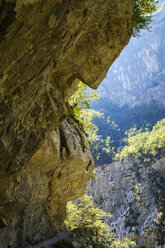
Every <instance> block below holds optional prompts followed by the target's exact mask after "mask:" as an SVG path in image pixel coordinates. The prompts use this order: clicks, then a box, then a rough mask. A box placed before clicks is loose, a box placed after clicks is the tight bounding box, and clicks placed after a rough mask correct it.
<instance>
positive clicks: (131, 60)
mask: <svg viewBox="0 0 165 248" xmlns="http://www.w3.org/2000/svg"><path fill="white" fill-rule="evenodd" d="M151 25H152V28H151V32H149V31H146V30H145V31H143V33H142V37H140V38H138V39H137V38H131V40H130V42H129V44H128V46H127V47H126V48H125V49H124V51H123V52H122V53H121V56H120V57H119V58H118V59H117V60H116V61H115V63H114V64H113V65H112V67H111V68H110V70H109V72H108V74H107V77H106V79H105V80H104V81H103V82H102V84H101V86H100V87H99V89H98V93H99V94H100V95H101V97H103V98H104V99H105V98H107V99H108V100H111V101H112V103H115V104H117V105H118V106H123V105H128V106H129V107H130V108H132V107H134V106H138V105H142V104H150V103H152V102H155V103H157V104H159V105H160V106H163V107H165V97H164V92H165V83H164V82H165V70H164V68H165V40H164V32H165V8H163V9H162V11H161V12H160V13H158V14H157V15H155V16H154V17H153V22H152V24H151ZM100 100H101V99H100Z"/></svg>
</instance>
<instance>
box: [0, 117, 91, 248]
mask: <svg viewBox="0 0 165 248" xmlns="http://www.w3.org/2000/svg"><path fill="white" fill-rule="evenodd" d="M92 171H93V159H92V155H91V152H90V148H89V144H88V141H87V137H86V136H85V134H84V133H83V132H82V131H81V129H80V128H79V127H78V125H77V124H76V123H73V122H72V121H71V120H69V121H68V120H65V121H63V123H62V124H61V126H60V127H59V128H58V129H56V130H54V131H52V132H51V133H50V135H49V136H48V137H47V138H46V140H45V141H44V143H43V144H42V146H41V147H40V149H39V150H38V151H37V152H36V153H35V154H34V155H33V156H32V158H31V159H30V161H29V162H28V163H27V165H26V167H23V168H22V169H21V170H20V171H19V172H17V173H15V174H13V175H11V176H10V175H9V176H8V177H6V178H3V179H1V181H0V184H1V188H0V193H1V202H0V216H1V217H0V247H7V245H10V246H11V247H23V246H24V244H25V241H26V242H27V243H28V242H32V243H34V242H39V241H40V240H42V239H44V238H48V237H52V236H53V235H54V234H55V228H54V227H53V226H55V227H56V228H57V227H58V226H60V225H61V223H62V221H63V219H64V217H65V205H66V202H67V201H69V200H73V199H75V198H78V197H79V196H81V195H82V194H83V193H85V191H86V187H87V183H88V180H89V178H90V176H91V173H92ZM14 245H15V246H14Z"/></svg>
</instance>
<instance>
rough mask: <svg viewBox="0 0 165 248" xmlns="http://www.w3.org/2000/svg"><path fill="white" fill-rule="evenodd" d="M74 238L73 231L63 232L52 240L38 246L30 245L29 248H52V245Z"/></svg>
mask: <svg viewBox="0 0 165 248" xmlns="http://www.w3.org/2000/svg"><path fill="white" fill-rule="evenodd" d="M72 237H73V234H72V231H62V232H59V233H58V235H57V236H56V237H54V238H52V239H47V240H45V241H43V242H41V243H39V244H37V245H29V246H28V248H52V245H54V244H56V243H57V242H58V241H60V240H63V239H70V238H72Z"/></svg>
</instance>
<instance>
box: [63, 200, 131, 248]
mask: <svg viewBox="0 0 165 248" xmlns="http://www.w3.org/2000/svg"><path fill="white" fill-rule="evenodd" d="M109 217H110V214H108V213H106V212H105V211H103V210H101V209H99V208H94V207H93V202H92V197H90V196H83V197H82V198H79V200H78V203H77V204H75V203H72V202H69V203H68V204H67V218H66V220H65V225H66V227H67V229H71V230H72V229H75V228H85V229H86V233H88V236H89V237H88V238H90V239H91V241H92V242H93V243H94V244H95V247H106V248H113V247H114V248H129V247H135V243H134V242H132V241H130V240H129V239H128V238H124V239H122V240H118V239H116V237H115V235H113V234H112V233H111V230H110V227H109V226H108V225H107V224H106V223H105V219H107V218H109Z"/></svg>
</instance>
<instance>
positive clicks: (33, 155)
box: [0, 0, 132, 248]
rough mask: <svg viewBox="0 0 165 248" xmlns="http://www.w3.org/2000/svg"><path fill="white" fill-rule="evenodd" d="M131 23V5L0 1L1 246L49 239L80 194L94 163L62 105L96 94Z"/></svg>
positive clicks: (73, 0)
mask: <svg viewBox="0 0 165 248" xmlns="http://www.w3.org/2000/svg"><path fill="white" fill-rule="evenodd" d="M131 19H132V0H126V1H121V0H116V1H113V0H99V1H96V0H83V1H77V0H67V1H66V0H55V1H52V0H46V1H45V0H26V1H25V0H1V1H0V55H1V60H0V185H1V187H0V247H3V248H4V247H5V248H6V247H23V246H24V245H26V242H27V243H30V242H32V243H34V242H39V241H40V240H42V239H44V238H47V237H49V236H52V235H53V234H54V230H55V229H57V227H58V226H60V225H61V223H62V220H63V218H64V216H65V204H66V202H67V201H69V200H72V199H75V198H77V197H78V196H80V195H82V194H83V193H84V191H85V188H86V184H87V181H88V179H89V177H90V174H91V172H92V167H93V160H92V157H91V154H90V151H89V145H88V142H87V139H86V136H85V135H84V134H83V132H82V131H81V129H80V128H79V127H78V126H77V124H76V123H74V122H73V121H71V120H70V119H68V120H64V119H65V118H66V116H67V114H68V111H67V107H66V104H65V102H66V100H67V98H68V97H69V96H70V95H71V94H72V93H73V92H74V90H75V88H76V85H77V82H78V81H79V80H81V81H83V82H84V83H86V84H88V85H89V86H90V87H93V88H97V86H98V85H99V83H100V82H101V81H102V79H103V78H104V77H105V75H106V72H107V70H108V68H109V66H110V65H111V64H112V63H113V61H114V60H115V59H116V58H117V57H118V56H119V54H120V52H121V50H122V49H123V48H124V46H125V45H126V44H127V42H128V41H129V38H130V36H131V33H132V21H131ZM63 120H64V121H63ZM62 121H63V122H62ZM61 122H62V124H61V126H60V127H59V125H60V123H61Z"/></svg>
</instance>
